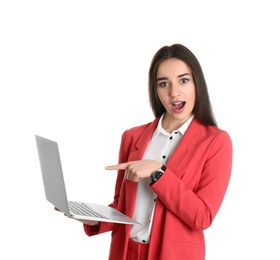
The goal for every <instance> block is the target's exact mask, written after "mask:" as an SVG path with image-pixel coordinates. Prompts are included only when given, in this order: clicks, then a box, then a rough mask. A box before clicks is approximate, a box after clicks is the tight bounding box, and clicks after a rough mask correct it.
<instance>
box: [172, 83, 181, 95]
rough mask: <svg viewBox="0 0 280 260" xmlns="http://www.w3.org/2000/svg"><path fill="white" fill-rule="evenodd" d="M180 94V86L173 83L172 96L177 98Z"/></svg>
mask: <svg viewBox="0 0 280 260" xmlns="http://www.w3.org/2000/svg"><path fill="white" fill-rule="evenodd" d="M179 96H180V88H179V86H178V84H171V88H170V97H172V98H176V97H179Z"/></svg>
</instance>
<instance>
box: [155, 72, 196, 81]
mask: <svg viewBox="0 0 280 260" xmlns="http://www.w3.org/2000/svg"><path fill="white" fill-rule="evenodd" d="M190 75H191V74H190V73H184V74H180V75H178V76H177V78H182V77H184V76H190ZM167 79H168V78H167V77H161V78H157V81H159V80H167Z"/></svg>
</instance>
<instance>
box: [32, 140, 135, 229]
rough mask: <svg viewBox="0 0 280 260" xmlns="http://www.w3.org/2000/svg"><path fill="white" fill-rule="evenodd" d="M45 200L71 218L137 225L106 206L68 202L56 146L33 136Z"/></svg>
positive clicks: (132, 220)
mask: <svg viewBox="0 0 280 260" xmlns="http://www.w3.org/2000/svg"><path fill="white" fill-rule="evenodd" d="M35 139H36V144H37V150H38V155H39V161H40V166H41V172H42V177H43V183H44V189H45V194H46V198H47V200H48V201H49V202H50V203H51V204H53V205H54V206H55V207H56V208H58V209H59V210H60V211H61V212H63V213H64V214H65V215H67V216H68V217H71V218H76V219H88V220H96V221H104V222H114V223H121V224H134V225H139V224H140V223H138V222H137V221H135V220H134V219H132V218H130V217H128V216H126V215H124V214H123V213H121V212H120V211H118V210H116V209H114V208H112V207H110V206H108V205H99V204H91V203H85V202H79V201H68V199H67V194H66V188H65V183H64V177H63V172H62V165H61V161H60V155H59V149H58V144H57V143H56V142H54V141H52V140H49V139H47V138H44V137H42V136H38V135H35Z"/></svg>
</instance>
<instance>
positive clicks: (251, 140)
mask: <svg viewBox="0 0 280 260" xmlns="http://www.w3.org/2000/svg"><path fill="white" fill-rule="evenodd" d="M277 6H278V3H277V1H270V0H266V1H246V0H244V1H222V0H221V1H217V0H216V1H215V0H214V1H176V0H173V1H162V0H161V1H148V2H145V1H144V2H143V1H137V2H136V1H123V0H119V1H114V0H109V1H69V0H68V1H61V0H56V1H52V0H48V1H38V0H37V1H35V0H34V1H30V0H26V1H13V0H10V1H8V0H7V1H1V2H0V87H1V89H0V115H1V117H0V120H1V121H0V122H1V128H0V156H1V157H0V176H1V177H0V178H1V179H0V199H1V214H0V218H1V222H0V237H1V241H2V242H1V250H0V258H1V259H66V258H69V259H74V257H76V258H79V259H80V258H82V257H86V258H87V259H97V260H103V259H107V255H108V250H109V244H110V233H106V234H102V235H99V236H95V237H90V238H89V237H87V236H86V235H85V234H84V232H83V229H82V225H81V224H80V223H79V222H77V221H74V220H70V219H67V218H66V217H64V216H63V215H62V214H60V213H58V212H55V211H54V210H53V207H52V205H51V204H49V203H48V202H47V201H46V199H45V194H44V191H43V183H42V178H41V173H40V168H39V160H38V156H37V151H36V144H35V138H34V135H35V134H39V135H43V136H45V137H48V138H50V139H53V140H55V141H58V143H59V146H60V152H61V158H62V163H63V170H64V173H65V181H66V183H67V189H68V196H69V198H70V199H77V200H85V201H89V202H93V203H105V204H108V203H110V202H111V201H112V199H113V189H114V182H115V177H116V173H115V172H107V171H105V169H104V167H105V166H106V165H110V164H115V163H116V162H117V157H118V149H119V144H120V138H121V134H122V132H123V131H124V130H125V129H127V128H130V127H132V126H136V125H140V124H142V123H146V122H149V121H151V120H153V115H152V112H151V109H150V107H149V102H148V93H147V78H148V68H149V65H150V61H151V58H152V56H153V55H154V53H155V52H156V51H157V50H158V49H159V48H160V47H162V46H163V45H170V44H173V43H182V44H184V45H186V46H187V47H189V48H190V50H192V51H193V52H194V54H195V55H196V56H197V58H198V59H199V60H200V63H201V65H202V68H203V70H204V73H205V77H206V81H207V83H208V87H209V93H210V97H211V100H212V103H213V108H214V111H215V114H216V118H217V121H218V124H219V126H220V127H221V128H222V129H225V130H227V131H228V132H229V134H230V135H231V138H232V141H233V148H234V161H233V170H232V178H231V181H230V185H229V188H228V191H227V194H226V197H225V200H224V202H223V204H222V207H221V209H220V211H219V213H218V215H217V217H216V219H215V220H214V222H213V225H212V226H211V227H210V228H209V229H208V230H206V231H205V237H206V250H207V257H206V259H207V260H225V259H226V260H236V259H242V260H243V259H244V260H248V259H269V260H274V259H275V260H277V259H278V260H279V259H280V252H279V238H278V236H279V232H280V224H279V220H280V214H279V198H280V192H279V185H278V181H279V173H280V171H279V145H280V142H279V131H280V129H279V123H278V122H277V121H278V112H279V105H278V103H277V102H278V93H279V60H280V52H279V46H280V41H279V24H280V18H279V8H278V7H277ZM15 207H16V209H15Z"/></svg>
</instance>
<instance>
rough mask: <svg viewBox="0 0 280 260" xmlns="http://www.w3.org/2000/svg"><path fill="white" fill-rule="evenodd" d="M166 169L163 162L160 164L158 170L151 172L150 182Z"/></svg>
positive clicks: (155, 179)
mask: <svg viewBox="0 0 280 260" xmlns="http://www.w3.org/2000/svg"><path fill="white" fill-rule="evenodd" d="M165 170H166V167H165V165H164V164H163V165H162V166H161V168H159V169H158V170H156V171H154V172H153V173H152V174H151V180H152V182H156V181H157V180H158V179H159V178H160V177H161V176H162V175H163V174H164V172H165Z"/></svg>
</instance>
